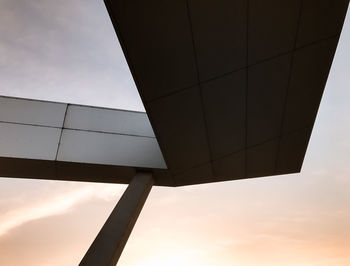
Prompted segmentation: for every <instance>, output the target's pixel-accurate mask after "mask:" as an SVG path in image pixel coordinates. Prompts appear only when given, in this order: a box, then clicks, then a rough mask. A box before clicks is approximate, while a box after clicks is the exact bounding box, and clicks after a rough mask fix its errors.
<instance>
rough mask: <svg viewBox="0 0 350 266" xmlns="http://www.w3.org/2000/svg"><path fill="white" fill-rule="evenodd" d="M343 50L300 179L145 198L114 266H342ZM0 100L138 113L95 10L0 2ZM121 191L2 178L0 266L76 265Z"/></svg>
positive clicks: (348, 178)
mask: <svg viewBox="0 0 350 266" xmlns="http://www.w3.org/2000/svg"><path fill="white" fill-rule="evenodd" d="M349 47H350V18H349V16H348V17H347V19H346V24H345V27H344V30H343V33H342V37H341V41H340V44H339V46H338V50H337V54H336V58H335V60H334V63H333V66H332V70H331V74H330V76H329V80H328V83H327V87H326V90H325V94H324V97H323V100H322V103H321V107H320V110H319V113H318V116H317V120H316V124H315V128H314V131H313V134H312V137H311V140H310V144H309V148H308V151H307V154H306V158H305V161H304V165H303V169H302V173H301V174H293V175H284V176H274V177H268V178H257V179H247V180H239V181H231V182H225V183H216V184H207V185H198V186H189V187H185V188H153V189H152V192H151V195H150V198H149V200H148V201H147V203H146V205H145V208H144V210H143V211H142V213H141V216H140V218H139V221H138V223H137V225H136V227H135V230H134V232H133V233H132V235H131V238H130V240H129V242H128V245H127V247H126V249H125V251H124V253H123V255H122V258H121V261H120V264H119V265H121V266H140V265H142V266H147V265H152V266H157V265H162V266H164V265H166V266H171V265H182V266H199V265H200V266H212V265H220V266H232V265H234V266H236V265H237V266H257V265H259V266H264V265H268V266H280V265H283V266H295V265H298V266H333V265H334V266H348V265H350V227H349V224H350V211H349V206H350V193H349V190H350V170H349V165H350V138H349V136H350V118H349V114H350V104H349V98H350V90H349V88H350V49H349ZM1 94H2V95H13V96H20V97H29V98H39V99H46V100H54V101H63V102H67V101H68V102H74V103H83V104H90V105H99V106H108V107H115V108H125V109H132V110H143V106H142V103H141V101H140V99H139V96H138V93H137V90H136V88H135V85H134V83H133V81H132V78H131V75H130V73H129V71H128V68H127V66H126V63H125V60H124V57H123V55H122V52H121V50H120V47H119V45H118V42H117V39H116V36H115V33H114V31H113V28H112V26H111V23H110V21H109V18H108V15H107V13H106V10H105V8H104V4H103V1H102V0H70V1H69V0H55V1H53V0H34V1H28V0H1V1H0V95H1ZM0 148H1V147H0ZM124 189H125V186H122V185H106V184H89V183H79V182H55V181H43V180H41V181H40V180H23V179H7V178H2V179H0V265H7V266H17V265H18V266H19V265H21V266H23V265H26V266H47V265H50V266H56V265H57V266H61V265H68V266H69V265H77V264H78V262H79V260H80V259H81V257H82V256H83V255H84V253H85V251H86V249H87V248H88V246H89V245H90V243H91V242H92V240H93V239H94V237H95V236H96V234H97V232H98V230H99V229H100V227H101V226H102V224H103V222H104V221H105V219H106V218H107V216H108V215H109V212H110V211H111V210H112V208H113V206H114V205H115V203H116V202H117V200H118V197H119V196H120V195H121V193H122V191H123V190H124Z"/></svg>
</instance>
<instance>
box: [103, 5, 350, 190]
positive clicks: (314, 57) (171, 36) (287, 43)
mask: <svg viewBox="0 0 350 266" xmlns="http://www.w3.org/2000/svg"><path fill="white" fill-rule="evenodd" d="M105 2H106V5H107V9H108V11H109V14H110V16H111V19H112V22H113V24H114V27H115V29H116V31H117V34H118V38H119V41H120V43H121V44H122V47H123V50H124V53H125V55H126V58H127V61H128V64H129V66H130V69H131V71H132V74H133V76H134V79H135V82H136V85H137V87H138V90H139V92H140V95H141V97H142V100H143V102H144V105H145V108H146V110H147V113H148V115H149V117H150V120H151V123H152V126H153V129H154V131H155V134H156V136H157V139H158V141H159V143H160V147H161V149H162V152H163V155H164V157H165V160H166V162H167V166H168V169H169V173H167V174H170V175H171V176H172V177H173V178H174V179H175V183H176V184H177V185H185V184H194V183H202V182H210V181H219V180H229V179H238V178H245V177H258V176H266V175H273V174H284V173H293V172H298V171H300V168H301V165H302V162H303V158H304V154H305V151H306V148H307V144H308V140H309V138H310V134H311V130H312V126H313V123H314V121H315V117H316V114H317V110H318V106H319V103H320V100H321V97H322V93H323V89H324V87H325V83H326V80H327V76H328V73H329V69H330V66H331V63H332V59H333V56H334V52H335V50H336V46H337V42H338V39H339V35H340V32H341V28H342V24H343V21H344V17H345V14H346V10H347V6H348V2H349V1H348V0H340V1H332V0H321V1H319V0H304V1H300V0H286V1H279V0H268V1H259V0H249V1H247V0H236V1H229V0H219V1H202V0H179V1H162V0H154V1H134V0H127V1H126V0H125V1H124V0H118V1H110V0H105Z"/></svg>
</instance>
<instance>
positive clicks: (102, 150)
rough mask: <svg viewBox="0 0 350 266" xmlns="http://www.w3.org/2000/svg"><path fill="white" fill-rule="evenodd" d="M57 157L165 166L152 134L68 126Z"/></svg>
mask: <svg viewBox="0 0 350 266" xmlns="http://www.w3.org/2000/svg"><path fill="white" fill-rule="evenodd" d="M57 160H59V161H67V162H81V163H91V164H106V165H120V166H134V167H147V168H166V165H165V163H164V160H163V156H162V154H161V152H160V149H159V146H158V143H157V140H156V139H155V138H150V137H137V136H127V135H119V134H108V133H99V132H87V131H80V130H69V129H64V130H63V133H62V138H61V144H60V148H59V152H58V156H57Z"/></svg>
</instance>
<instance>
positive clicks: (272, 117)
mask: <svg viewBox="0 0 350 266" xmlns="http://www.w3.org/2000/svg"><path fill="white" fill-rule="evenodd" d="M291 60H292V57H291V55H285V56H281V57H277V58H275V59H271V60H267V61H264V62H263V63H260V64H257V65H254V66H252V67H250V68H249V69H248V76H249V82H248V93H247V94H248V101H247V105H248V106H247V145H248V147H249V146H252V145H256V144H259V143H261V142H264V141H267V140H271V139H273V138H276V137H278V136H279V135H280V134H281V123H282V117H283V111H284V106H285V102H286V96H287V88H288V82H289V73H290V65H291Z"/></svg>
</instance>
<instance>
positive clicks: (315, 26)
mask: <svg viewBox="0 0 350 266" xmlns="http://www.w3.org/2000/svg"><path fill="white" fill-rule="evenodd" d="M302 4H303V10H302V12H301V18H300V26H299V32H298V38H297V47H300V46H303V45H306V44H310V43H313V42H316V41H319V40H322V39H325V38H329V37H332V36H335V35H338V36H339V34H340V32H341V29H342V26H343V23H344V18H345V15H346V11H347V8H348V5H349V0H304V1H302Z"/></svg>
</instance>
